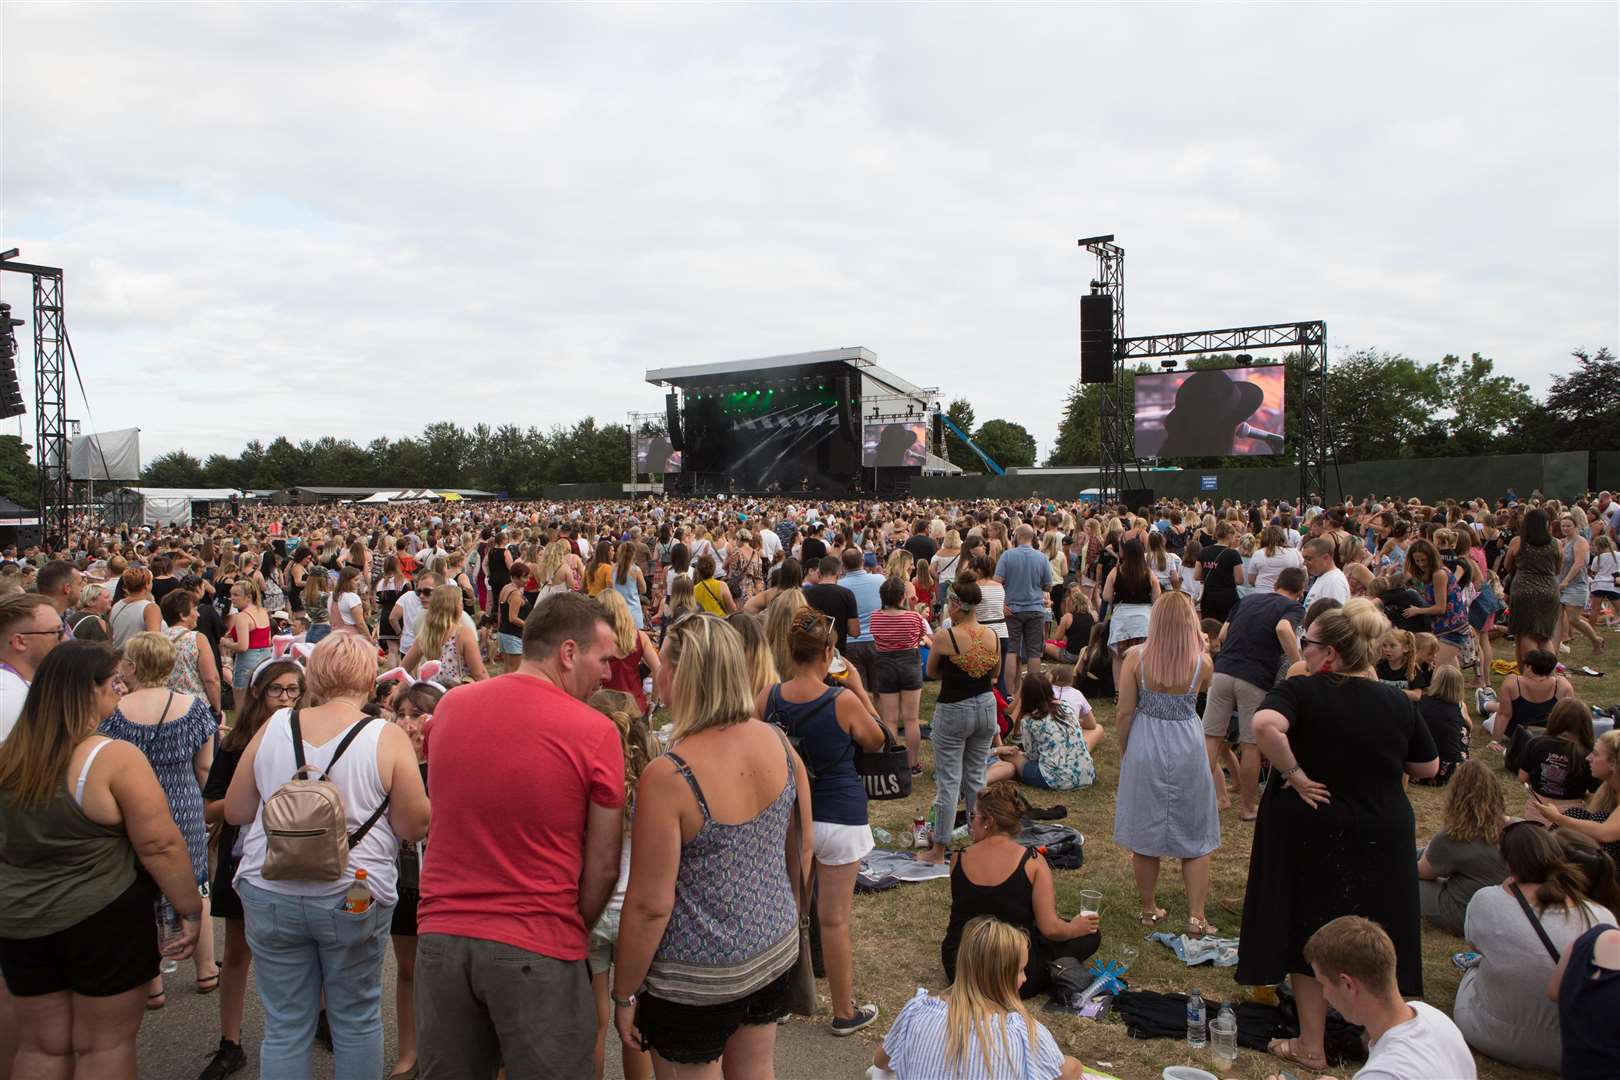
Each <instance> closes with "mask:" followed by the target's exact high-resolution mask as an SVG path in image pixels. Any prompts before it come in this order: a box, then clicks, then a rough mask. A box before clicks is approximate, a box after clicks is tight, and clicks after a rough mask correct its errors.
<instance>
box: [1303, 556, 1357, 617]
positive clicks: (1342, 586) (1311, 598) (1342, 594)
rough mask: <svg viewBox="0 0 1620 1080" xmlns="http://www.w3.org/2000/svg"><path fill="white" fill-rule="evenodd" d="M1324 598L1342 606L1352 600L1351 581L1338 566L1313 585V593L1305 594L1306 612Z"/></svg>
mask: <svg viewBox="0 0 1620 1080" xmlns="http://www.w3.org/2000/svg"><path fill="white" fill-rule="evenodd" d="M1323 598H1331V599H1334V600H1337V601H1338V602H1339V603H1341V604H1342V603H1345V602H1346V601H1348V600H1349V599H1350V579H1349V578H1347V577H1345V576H1344V571H1343V570H1340V569H1339V568H1338V567H1337V566H1335V567H1334V568H1333V569H1332V570H1329V571H1328V572H1327V573H1325V574H1323V575H1322V576H1321V577H1319V578H1317V579H1316V581H1315V583H1314V584H1312V585H1311V591H1310V592H1308V593H1306V594H1305V610H1306V611H1309V610H1311V605H1312V604H1314V603H1316V602H1317V601H1318V600H1321V599H1323Z"/></svg>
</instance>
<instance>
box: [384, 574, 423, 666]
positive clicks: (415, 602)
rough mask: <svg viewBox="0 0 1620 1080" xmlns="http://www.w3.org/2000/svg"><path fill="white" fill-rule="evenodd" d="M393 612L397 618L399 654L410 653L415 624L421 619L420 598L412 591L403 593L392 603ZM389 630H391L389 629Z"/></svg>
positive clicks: (419, 595)
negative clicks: (396, 612)
mask: <svg viewBox="0 0 1620 1080" xmlns="http://www.w3.org/2000/svg"><path fill="white" fill-rule="evenodd" d="M394 610H395V611H398V612H399V613H400V616H399V650H400V652H401V653H408V652H410V651H411V643H412V642H414V641H415V640H416V624H417V622H418V621H420V619H421V618H422V612H423V610H424V609H423V607H422V597H421V594H419V593H417V592H416V591H415V590H414V589H413V590H412V591H410V592H408V593H404V594H403V595H401V596H400V598H399V599H398V600H396V601H394ZM390 629H391V628H390Z"/></svg>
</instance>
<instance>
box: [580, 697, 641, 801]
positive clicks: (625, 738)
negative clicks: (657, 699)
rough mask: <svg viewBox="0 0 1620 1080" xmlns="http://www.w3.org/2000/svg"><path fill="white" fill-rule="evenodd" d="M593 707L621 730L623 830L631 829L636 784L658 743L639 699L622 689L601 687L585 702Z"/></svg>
mask: <svg viewBox="0 0 1620 1080" xmlns="http://www.w3.org/2000/svg"><path fill="white" fill-rule="evenodd" d="M586 704H587V705H589V706H590V707H591V708H593V709H595V710H596V711H597V712H599V713H601V714H602V715H603V716H605V717H607V718H608V719H609V720H612V721H613V726H614V727H616V728H618V729H619V743H620V745H621V746H622V747H623V749H624V795H625V799H624V830H625V832H629V831H630V815H631V813H633V812H634V808H635V797H636V783H637V782H638V781H639V780H640V779H641V774H642V772H643V771H644V770H645V769H646V768H647V766H648V765H649V764H650V763H651V762H652V759H653V758H655V757H657V756H658V746H657V743H656V742H655V741H654V740H653V736H652V732H651V731H649V730H648V728H647V718H646V717H645V716H643V715H642V712H641V707H640V706H639V705H637V704H636V699H635V698H633V697H631V696H630V695H629V694H627V693H625V692H624V691H623V690H598V691H597V692H596V693H594V694H592V695H591V697H590V700H589V701H587V702H586Z"/></svg>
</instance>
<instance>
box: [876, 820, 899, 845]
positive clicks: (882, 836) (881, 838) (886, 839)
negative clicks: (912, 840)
mask: <svg viewBox="0 0 1620 1080" xmlns="http://www.w3.org/2000/svg"><path fill="white" fill-rule="evenodd" d="M872 842H873V843H874V844H882V845H883V846H884V847H888V846H889V845H890V844H891V843H893V842H894V837H893V836H892V835H890V833H889V830H888V829H885V828H883V827H882V826H880V825H874V826H872Z"/></svg>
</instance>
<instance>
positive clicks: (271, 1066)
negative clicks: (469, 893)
mask: <svg viewBox="0 0 1620 1080" xmlns="http://www.w3.org/2000/svg"><path fill="white" fill-rule="evenodd" d="M236 892H237V895H238V896H240V897H241V898H242V912H243V914H244V915H245V916H246V923H247V941H248V947H249V948H250V949H252V950H253V978H254V982H255V983H256V984H257V986H258V988H259V1000H260V1001H261V1002H263V1004H264V1040H263V1041H262V1042H261V1043H260V1045H259V1075H260V1076H261V1077H262V1078H263V1080H309V1075H310V1067H309V1051H310V1045H311V1044H312V1043H313V1042H314V1040H315V1020H316V1017H317V1015H318V1014H319V1013H320V1010H321V991H322V990H325V991H326V1018H327V1021H328V1023H330V1024H331V1027H332V1046H333V1048H334V1050H335V1053H334V1055H333V1075H335V1076H336V1077H337V1080H376V1078H377V1077H379V1076H381V1075H382V1071H383V1026H382V973H383V954H384V952H386V951H387V948H388V926H389V922H390V921H391V919H392V917H393V914H394V905H392V904H372V905H371V909H370V910H369V911H367V912H366V913H365V914H363V915H350V914H348V913H347V912H345V911H343V910H341V908H342V904H343V894H342V893H339V894H337V895H335V896H288V895H286V894H284V893H275V892H270V891H269V890H268V889H262V888H259V887H258V886H257V885H254V884H252V883H251V882H247V881H244V882H241V883H240V884H239V885H237V887H236Z"/></svg>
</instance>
